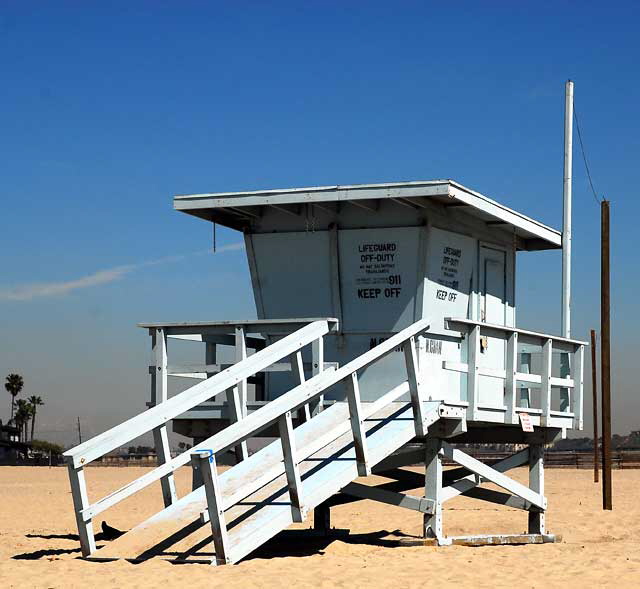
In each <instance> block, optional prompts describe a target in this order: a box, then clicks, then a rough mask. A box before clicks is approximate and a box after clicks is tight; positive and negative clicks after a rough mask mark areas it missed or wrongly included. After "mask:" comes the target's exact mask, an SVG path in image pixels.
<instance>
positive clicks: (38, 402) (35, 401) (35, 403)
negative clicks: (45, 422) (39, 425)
mask: <svg viewBox="0 0 640 589" xmlns="http://www.w3.org/2000/svg"><path fill="white" fill-rule="evenodd" d="M27 401H29V403H30V404H31V441H32V442H33V431H34V429H35V427H36V412H37V411H38V407H42V406H43V405H44V401H43V400H42V397H40V396H38V395H31V396H30V397H29V398H28V399H27Z"/></svg>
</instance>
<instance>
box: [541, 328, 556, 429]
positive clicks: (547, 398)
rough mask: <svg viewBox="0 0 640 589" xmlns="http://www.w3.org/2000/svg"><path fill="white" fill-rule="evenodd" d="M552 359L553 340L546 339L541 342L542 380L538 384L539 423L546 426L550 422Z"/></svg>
mask: <svg viewBox="0 0 640 589" xmlns="http://www.w3.org/2000/svg"><path fill="white" fill-rule="evenodd" d="M552 360H553V341H552V340H551V339H547V341H545V342H544V343H543V344H542V375H541V376H542V382H541V384H540V405H541V409H542V415H541V417H540V421H541V425H542V426H543V427H548V426H549V424H550V423H551V369H552Z"/></svg>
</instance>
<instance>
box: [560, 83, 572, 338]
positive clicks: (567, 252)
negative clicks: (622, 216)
mask: <svg viewBox="0 0 640 589" xmlns="http://www.w3.org/2000/svg"><path fill="white" fill-rule="evenodd" d="M572 171H573V82H572V81H571V80H567V83H566V84H565V91H564V182H563V190H562V197H563V198H562V335H563V337H571V176H572V173H573V172H572Z"/></svg>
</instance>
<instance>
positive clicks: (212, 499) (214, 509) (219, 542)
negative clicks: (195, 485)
mask: <svg viewBox="0 0 640 589" xmlns="http://www.w3.org/2000/svg"><path fill="white" fill-rule="evenodd" d="M191 456H192V458H191V460H192V464H193V467H194V468H197V469H199V470H200V472H201V476H202V480H203V481H204V489H205V494H206V497H207V506H208V511H209V523H210V524H211V535H212V537H213V545H214V547H215V551H216V554H215V558H214V559H213V560H212V564H218V565H222V564H227V563H228V562H229V552H230V541H229V533H228V531H227V524H226V521H225V517H224V509H223V507H222V491H221V489H220V481H219V479H218V473H217V469H216V459H215V455H214V454H213V452H206V451H205V452H202V451H200V452H194V453H193V454H192V455H191Z"/></svg>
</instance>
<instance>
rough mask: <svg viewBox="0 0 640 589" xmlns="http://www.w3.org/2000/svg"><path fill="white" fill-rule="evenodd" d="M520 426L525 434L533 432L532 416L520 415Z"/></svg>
mask: <svg viewBox="0 0 640 589" xmlns="http://www.w3.org/2000/svg"><path fill="white" fill-rule="evenodd" d="M520 425H521V426H522V431H523V432H532V431H533V424H532V423H531V415H529V414H528V413H520Z"/></svg>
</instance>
